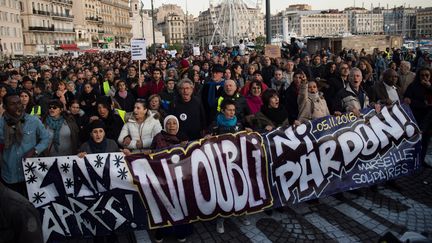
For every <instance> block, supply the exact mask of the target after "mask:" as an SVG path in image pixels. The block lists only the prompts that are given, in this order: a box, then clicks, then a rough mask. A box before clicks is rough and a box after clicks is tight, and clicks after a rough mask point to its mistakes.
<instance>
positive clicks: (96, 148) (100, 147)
mask: <svg viewBox="0 0 432 243" xmlns="http://www.w3.org/2000/svg"><path fill="white" fill-rule="evenodd" d="M88 145H89V146H90V150H91V151H92V153H93V154H97V153H105V152H106V148H107V145H108V142H107V140H106V139H105V138H104V140H102V142H100V143H96V142H95V141H93V139H89V140H88Z"/></svg>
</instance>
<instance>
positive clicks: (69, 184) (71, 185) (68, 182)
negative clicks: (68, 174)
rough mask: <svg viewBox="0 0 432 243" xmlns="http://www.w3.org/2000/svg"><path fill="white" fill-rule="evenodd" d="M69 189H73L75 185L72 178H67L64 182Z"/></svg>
mask: <svg viewBox="0 0 432 243" xmlns="http://www.w3.org/2000/svg"><path fill="white" fill-rule="evenodd" d="M64 183H65V185H66V187H67V188H71V187H73V185H74V182H73V181H72V178H67V179H66V181H65V182H64Z"/></svg>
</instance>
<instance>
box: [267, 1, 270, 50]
mask: <svg viewBox="0 0 432 243" xmlns="http://www.w3.org/2000/svg"><path fill="white" fill-rule="evenodd" d="M266 43H267V44H271V30H270V0H266Z"/></svg>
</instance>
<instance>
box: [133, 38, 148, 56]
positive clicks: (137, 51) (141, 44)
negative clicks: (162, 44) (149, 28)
mask: <svg viewBox="0 0 432 243" xmlns="http://www.w3.org/2000/svg"><path fill="white" fill-rule="evenodd" d="M131 59H132V60H133V61H135V60H145V59H147V50H146V44H145V40H141V39H134V40H131Z"/></svg>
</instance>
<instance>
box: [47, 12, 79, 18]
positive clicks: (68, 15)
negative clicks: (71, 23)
mask: <svg viewBox="0 0 432 243" xmlns="http://www.w3.org/2000/svg"><path fill="white" fill-rule="evenodd" d="M51 16H55V17H61V18H71V19H73V18H74V16H73V15H70V14H64V13H51Z"/></svg>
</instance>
